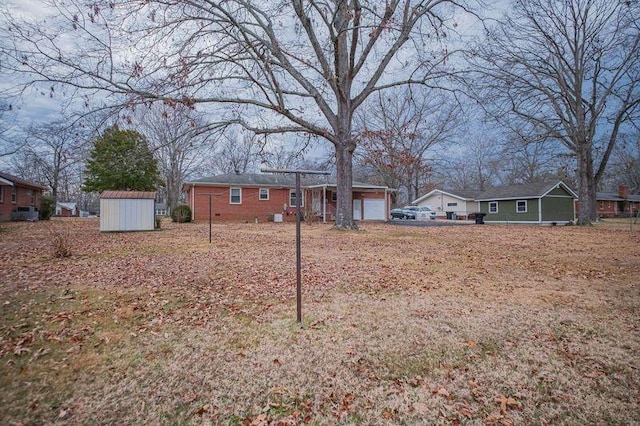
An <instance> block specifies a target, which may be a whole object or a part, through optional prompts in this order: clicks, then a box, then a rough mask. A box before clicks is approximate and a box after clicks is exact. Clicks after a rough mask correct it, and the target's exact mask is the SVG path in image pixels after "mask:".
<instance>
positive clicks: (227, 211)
mask: <svg viewBox="0 0 640 426" xmlns="http://www.w3.org/2000/svg"><path fill="white" fill-rule="evenodd" d="M183 189H184V191H185V192H186V198H187V203H188V204H189V207H191V211H192V216H193V217H192V218H193V220H194V221H203V220H208V219H209V198H211V218H212V220H214V221H251V222H253V221H256V220H257V221H259V222H265V221H273V220H276V221H278V220H280V219H281V220H283V221H293V220H295V217H296V216H295V215H296V191H295V178H294V176H292V175H278V174H239V173H229V174H224V175H218V176H212V177H208V178H202V179H198V180H194V181H192V182H186V183H185V184H184V186H183ZM301 189H302V204H301V208H302V209H303V210H305V212H306V213H307V214H308V213H311V214H312V215H313V216H315V217H317V218H320V219H322V220H323V221H325V222H327V221H330V220H333V219H334V217H333V216H334V214H335V211H336V196H335V194H336V185H335V184H331V183H327V184H309V183H303V184H302V188H301ZM389 193H390V190H389V188H387V187H385V186H376V185H369V184H365V183H356V182H354V184H353V208H354V219H355V220H388V218H389V213H388V212H389V206H390V196H389Z"/></svg>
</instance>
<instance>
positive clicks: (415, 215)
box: [391, 206, 436, 220]
mask: <svg viewBox="0 0 640 426" xmlns="http://www.w3.org/2000/svg"><path fill="white" fill-rule="evenodd" d="M435 218H436V212H435V211H433V210H431V209H430V208H429V207H424V206H404V207H402V208H396V209H391V219H419V220H425V219H435Z"/></svg>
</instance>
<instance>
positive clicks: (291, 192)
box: [289, 189, 304, 207]
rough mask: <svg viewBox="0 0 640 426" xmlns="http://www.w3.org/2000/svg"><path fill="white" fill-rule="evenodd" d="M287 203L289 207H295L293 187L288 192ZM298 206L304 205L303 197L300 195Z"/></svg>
mask: <svg viewBox="0 0 640 426" xmlns="http://www.w3.org/2000/svg"><path fill="white" fill-rule="evenodd" d="M289 205H290V206H291V207H297V206H298V204H296V191H295V189H292V190H291V191H290V192H289ZM300 207H304V197H302V200H301V201H300Z"/></svg>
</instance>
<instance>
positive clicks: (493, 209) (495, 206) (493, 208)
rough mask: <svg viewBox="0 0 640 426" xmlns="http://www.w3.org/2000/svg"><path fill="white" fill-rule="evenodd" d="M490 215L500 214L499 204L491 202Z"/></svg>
mask: <svg viewBox="0 0 640 426" xmlns="http://www.w3.org/2000/svg"><path fill="white" fill-rule="evenodd" d="M489 213H498V202H497V201H491V202H490V203H489Z"/></svg>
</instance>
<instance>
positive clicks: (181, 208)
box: [171, 204, 191, 223]
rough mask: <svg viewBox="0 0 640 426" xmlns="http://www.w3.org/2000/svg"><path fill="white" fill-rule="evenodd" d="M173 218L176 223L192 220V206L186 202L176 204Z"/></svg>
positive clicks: (172, 213) (172, 214)
mask: <svg viewBox="0 0 640 426" xmlns="http://www.w3.org/2000/svg"><path fill="white" fill-rule="evenodd" d="M171 219H172V220H173V221H174V222H176V223H184V222H191V208H190V207H189V206H188V205H186V204H180V205H178V206H176V208H175V209H173V211H172V212H171Z"/></svg>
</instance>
